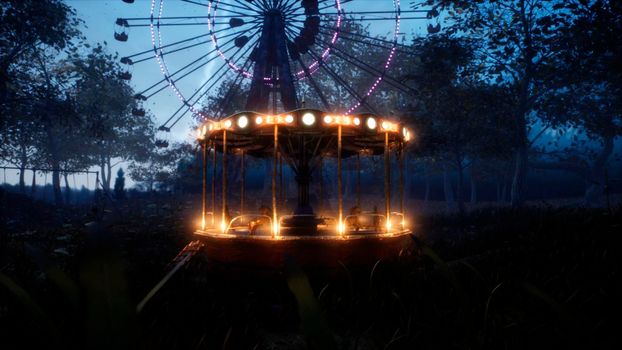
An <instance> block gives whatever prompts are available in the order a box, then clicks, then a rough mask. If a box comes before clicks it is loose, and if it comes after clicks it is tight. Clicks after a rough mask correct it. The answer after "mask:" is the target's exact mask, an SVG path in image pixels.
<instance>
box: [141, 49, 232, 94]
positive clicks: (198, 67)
mask: <svg viewBox="0 0 622 350" xmlns="http://www.w3.org/2000/svg"><path fill="white" fill-rule="evenodd" d="M233 48H235V46H231V47H229V48H227V49H226V50H224V51H223V52H229V51H231V50H232V49H233ZM216 58H218V56H214V57H212V58H210V59H209V60H207V61H206V62H204V63H202V64H200V65H198V66H197V67H194V68H192V69H191V70H190V71H188V72H186V73H184V74H183V75H182V76H180V77H179V78H177V79H176V80H172V79H171V77H172V76H173V75H171V76H169V80H172V81H174V82H179V81H180V80H182V79H184V78H185V77H187V76H189V75H190V74H192V73H194V72H196V71H197V70H199V69H201V68H203V67H205V66H207V65H208V64H210V63H211V62H213V61H214V60H215V59H216ZM178 72H179V71H178ZM164 82H167V83H168V80H167V79H166V77H165V78H164ZM167 87H168V84H164V86H162V87H160V88H159V89H158V90H156V91H155V92H153V93H151V94H150V95H148V96H147V98H151V97H153V96H154V95H156V94H158V93H160V92H161V91H162V90H164V89H166V88H167Z"/></svg>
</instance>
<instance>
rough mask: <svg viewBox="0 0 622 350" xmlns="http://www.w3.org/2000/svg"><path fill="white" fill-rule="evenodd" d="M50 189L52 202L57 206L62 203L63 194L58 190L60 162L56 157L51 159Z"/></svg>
mask: <svg viewBox="0 0 622 350" xmlns="http://www.w3.org/2000/svg"><path fill="white" fill-rule="evenodd" d="M52 157H54V156H52ZM52 189H53V190H54V203H56V205H59V206H60V205H63V194H62V192H61V190H60V164H59V162H58V160H56V159H53V160H52Z"/></svg>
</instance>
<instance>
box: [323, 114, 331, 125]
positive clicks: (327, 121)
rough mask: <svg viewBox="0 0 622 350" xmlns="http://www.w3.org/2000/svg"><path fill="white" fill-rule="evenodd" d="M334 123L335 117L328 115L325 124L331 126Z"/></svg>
mask: <svg viewBox="0 0 622 350" xmlns="http://www.w3.org/2000/svg"><path fill="white" fill-rule="evenodd" d="M332 122H333V117H332V116H330V115H327V116H325V117H324V123H326V124H331V123H332Z"/></svg>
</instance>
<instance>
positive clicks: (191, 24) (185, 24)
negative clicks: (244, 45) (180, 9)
mask: <svg viewBox="0 0 622 350" xmlns="http://www.w3.org/2000/svg"><path fill="white" fill-rule="evenodd" d="M238 17H239V16H236V17H235V18H238ZM214 18H217V17H214ZM260 22H261V20H260V19H257V20H254V21H250V22H244V24H255V23H260ZM208 24H209V23H207V22H192V23H157V24H156V27H158V28H159V27H186V26H206V25H208ZM211 24H212V25H227V24H229V25H230V24H231V22H230V21H226V22H212V23H211ZM129 26H130V27H151V23H145V24H130V25H129Z"/></svg>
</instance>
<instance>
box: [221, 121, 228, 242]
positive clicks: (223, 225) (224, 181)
mask: <svg viewBox="0 0 622 350" xmlns="http://www.w3.org/2000/svg"><path fill="white" fill-rule="evenodd" d="M228 224H229V223H228V222H227V130H223V131H222V223H221V224H220V225H221V229H222V231H223V232H224V231H225V230H226V229H227V225H228Z"/></svg>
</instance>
